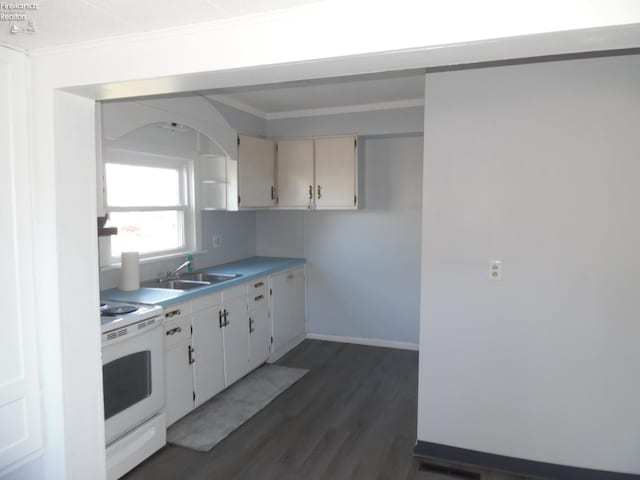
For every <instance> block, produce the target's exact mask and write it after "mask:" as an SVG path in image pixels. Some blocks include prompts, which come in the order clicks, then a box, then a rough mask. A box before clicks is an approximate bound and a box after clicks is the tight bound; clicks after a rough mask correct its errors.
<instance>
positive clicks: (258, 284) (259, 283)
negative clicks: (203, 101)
mask: <svg viewBox="0 0 640 480" xmlns="http://www.w3.org/2000/svg"><path fill="white" fill-rule="evenodd" d="M253 286H254V287H255V288H260V287H262V286H264V282H258V283H256V284H254V285H253Z"/></svg>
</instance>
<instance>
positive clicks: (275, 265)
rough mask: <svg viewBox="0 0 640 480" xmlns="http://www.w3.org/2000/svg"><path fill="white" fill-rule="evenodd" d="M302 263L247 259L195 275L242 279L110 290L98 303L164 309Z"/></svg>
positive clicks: (297, 260) (279, 258)
mask: <svg viewBox="0 0 640 480" xmlns="http://www.w3.org/2000/svg"><path fill="white" fill-rule="evenodd" d="M304 263H305V259H304V258H281V257H250V258H246V259H244V260H239V261H237V262H230V263H225V264H222V265H217V266H215V267H208V268H202V269H200V270H198V271H197V273H200V272H202V273H239V274H240V275H242V276H241V277H238V278H234V279H233V280H228V281H226V282H222V283H218V284H215V285H209V286H207V287H203V288H198V289H195V290H186V291H183V290H167V289H163V288H146V287H142V288H140V289H139V290H135V291H132V292H125V291H123V290H120V289H118V288H111V289H109V290H103V291H101V292H100V299H101V300H112V301H117V302H134V303H151V304H154V305H160V306H162V307H166V306H168V305H173V304H175V303H181V302H185V301H187V300H192V299H194V298H196V297H200V296H202V295H208V294H210V293H213V292H218V291H220V290H224V289H225V288H229V287H233V286H235V285H239V284H241V283H245V282H248V281H250V280H253V279H254V278H259V277H264V276H265V275H269V274H270V273H274V272H279V271H281V270H286V269H288V268H293V267H296V266H298V265H303V264H304Z"/></svg>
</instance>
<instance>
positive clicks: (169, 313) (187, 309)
mask: <svg viewBox="0 0 640 480" xmlns="http://www.w3.org/2000/svg"><path fill="white" fill-rule="evenodd" d="M190 313H191V303H189V302H186V303H177V304H175V305H171V306H169V307H165V309H164V317H163V318H164V323H167V322H171V321H173V320H177V319H178V318H180V317H182V316H183V315H189V314H190Z"/></svg>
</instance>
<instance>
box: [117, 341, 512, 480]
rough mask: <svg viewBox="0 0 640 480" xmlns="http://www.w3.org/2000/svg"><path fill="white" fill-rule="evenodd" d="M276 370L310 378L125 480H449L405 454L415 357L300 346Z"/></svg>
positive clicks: (412, 413) (410, 433)
mask: <svg viewBox="0 0 640 480" xmlns="http://www.w3.org/2000/svg"><path fill="white" fill-rule="evenodd" d="M278 363H279V364H281V365H287V366H291V367H299V368H307V369H310V372H309V373H308V374H307V375H306V376H305V377H304V378H303V379H302V380H301V381H300V382H298V383H297V384H295V385H294V386H292V387H291V388H290V389H289V390H287V391H286V392H285V393H283V394H282V395H281V396H279V397H278V398H277V399H276V400H274V401H273V402H272V403H271V404H270V405H268V406H267V407H266V408H265V409H264V410H262V411H261V412H260V413H259V414H257V415H256V416H255V417H253V418H252V419H251V420H249V421H248V422H247V423H245V424H244V425H243V426H242V427H240V428H239V429H238V430H236V431H235V432H233V433H232V434H231V435H229V437H227V438H226V439H225V440H223V441H222V442H220V443H219V444H218V445H217V446H216V447H215V448H213V449H212V450H211V451H210V452H208V453H200V452H196V451H193V450H189V449H185V448H181V447H176V446H173V445H167V446H166V447H165V448H163V449H162V450H160V451H159V452H157V453H156V454H155V455H153V456H152V457H151V458H149V459H148V460H147V461H146V462H144V463H143V464H141V465H139V466H138V467H137V468H135V469H134V470H133V471H131V472H130V473H129V474H128V475H127V476H125V477H124V478H125V479H126V480H142V479H145V480H215V479H221V480H233V479H243V480H245V479H246V480H252V479H260V480H271V479H273V480H275V479H278V480H294V479H296V480H297V479H303V480H316V479H332V480H333V479H336V480H338V479H363V480H364V479H366V480H368V479H379V480H382V479H399V480H404V479H406V480H409V479H412V480H447V479H448V480H451V478H452V477H449V476H445V475H440V474H434V473H427V472H424V471H421V470H420V469H419V461H418V460H415V459H413V458H412V455H411V452H412V449H413V446H414V443H415V440H416V409H417V392H418V354H417V352H412V351H407V350H395V349H390V348H378V347H366V346H361V345H350V344H345V343H334V342H323V341H315V340H306V341H304V342H303V343H302V344H301V345H299V346H298V347H297V348H295V349H294V350H292V351H291V352H290V353H289V354H287V355H286V356H285V357H284V358H283V359H281V360H280V361H279V362H278ZM509 478H515V477H509V476H506V475H501V474H496V473H490V472H482V479H483V480H498V479H500V480H506V479H509Z"/></svg>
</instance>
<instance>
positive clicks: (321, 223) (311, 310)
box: [256, 133, 422, 348]
mask: <svg viewBox="0 0 640 480" xmlns="http://www.w3.org/2000/svg"><path fill="white" fill-rule="evenodd" d="M307 134H308V133H307ZM359 148H360V149H361V150H363V151H364V155H361V159H360V161H362V162H364V165H363V166H364V169H363V170H364V182H363V183H364V191H365V192H366V203H365V208H363V209H361V210H358V211H333V212H332V211H315V212H296V211H293V212H291V211H290V212H287V211H282V212H277V211H270V212H257V213H256V218H257V232H256V234H257V253H258V255H278V256H289V257H299V256H304V257H305V258H306V259H307V273H308V278H307V283H308V289H307V310H308V319H307V329H308V332H309V333H310V334H311V335H312V336H313V337H316V338H335V339H347V340H355V341H361V342H366V343H374V344H381V345H389V346H397V347H406V348H414V347H415V346H417V341H418V318H419V313H418V305H419V296H420V291H419V282H420V278H419V277H420V218H421V217H420V216H421V213H420V212H421V208H420V205H421V190H422V189H421V171H422V136H418V135H405V136H395V137H379V138H367V137H361V138H360V146H359Z"/></svg>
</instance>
